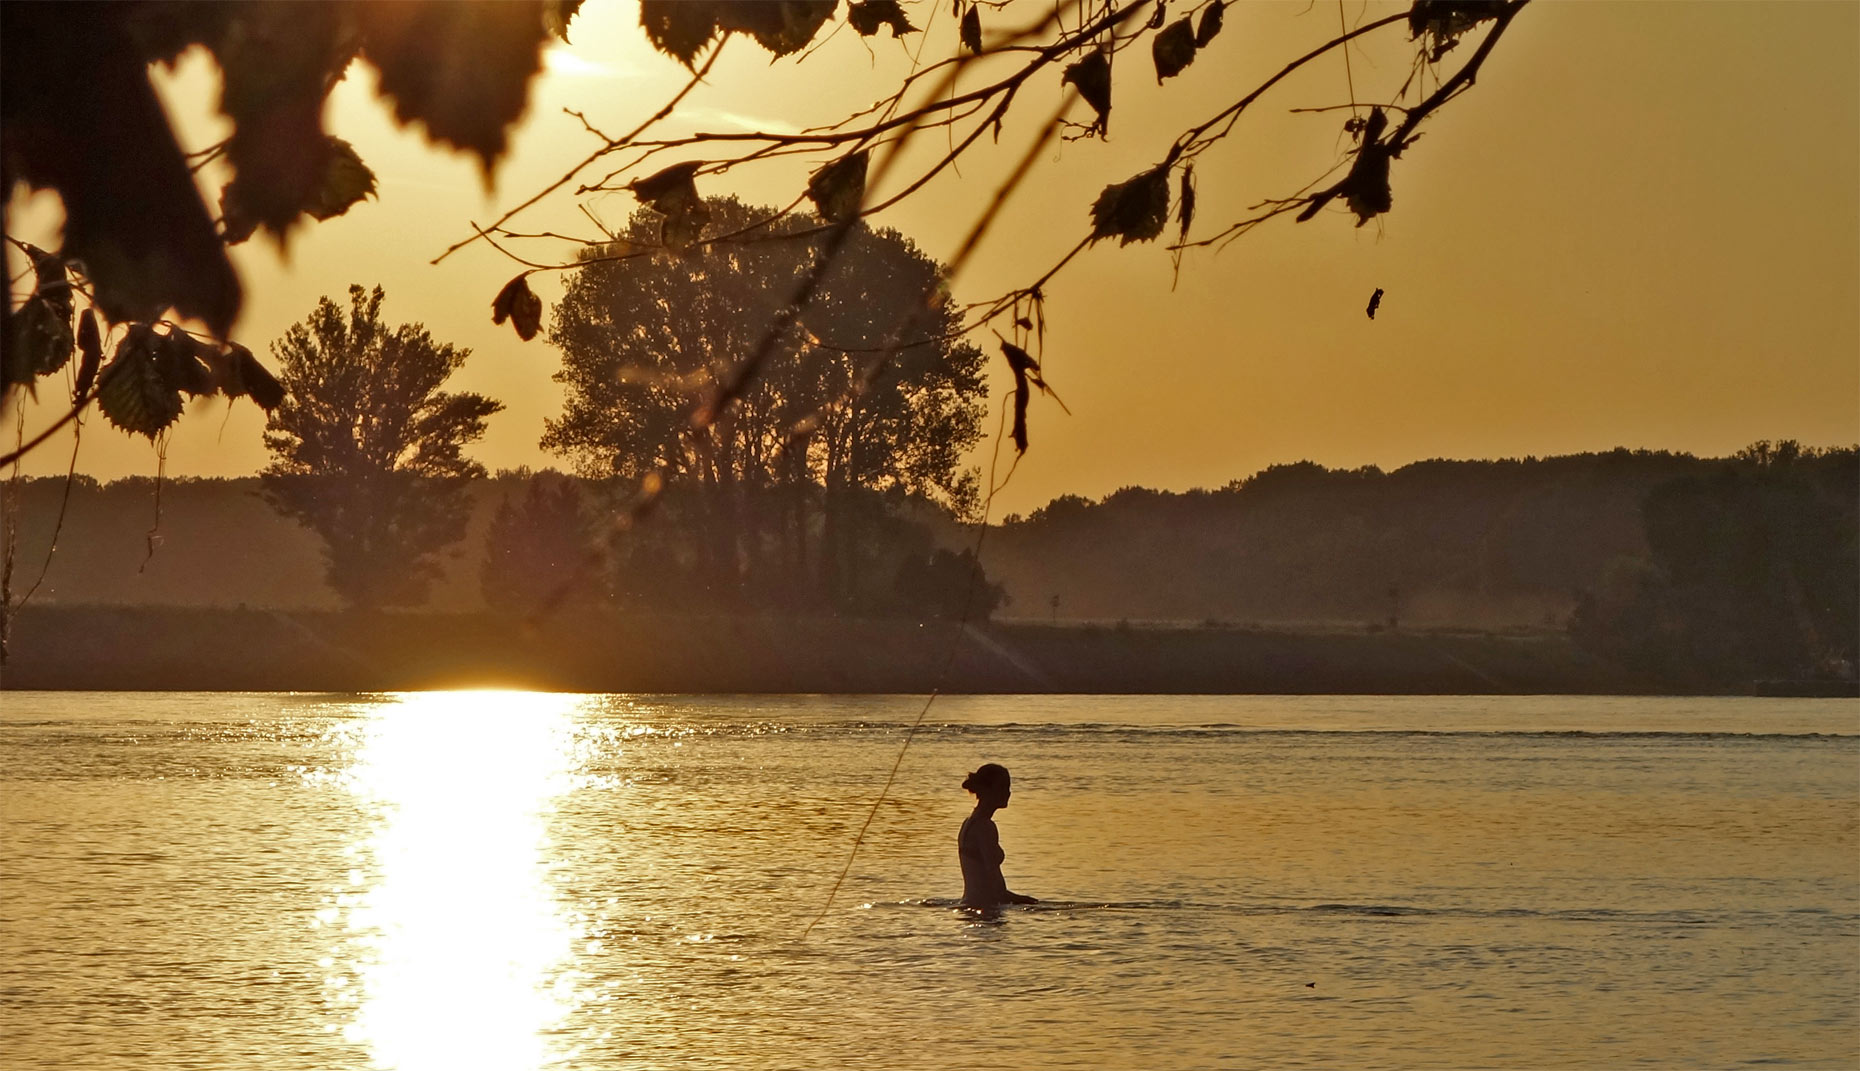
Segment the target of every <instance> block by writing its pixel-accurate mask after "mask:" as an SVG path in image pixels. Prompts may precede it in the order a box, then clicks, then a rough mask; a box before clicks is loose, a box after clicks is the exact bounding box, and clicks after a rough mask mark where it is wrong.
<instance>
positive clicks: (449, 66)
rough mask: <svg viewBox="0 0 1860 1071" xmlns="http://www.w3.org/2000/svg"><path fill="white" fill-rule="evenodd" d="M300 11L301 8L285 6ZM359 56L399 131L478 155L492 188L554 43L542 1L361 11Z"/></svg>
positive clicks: (379, 6) (382, 7)
mask: <svg viewBox="0 0 1860 1071" xmlns="http://www.w3.org/2000/svg"><path fill="white" fill-rule="evenodd" d="M285 6H287V7H290V8H295V7H296V5H285ZM352 10H353V13H354V18H355V20H356V21H357V23H358V25H359V27H360V29H361V33H362V54H363V55H364V56H365V57H367V59H368V61H369V62H370V63H372V64H373V65H374V66H375V68H376V69H377V70H378V71H380V72H381V82H380V93H381V95H382V96H384V97H387V98H388V99H390V100H392V101H393V102H394V116H395V118H396V119H398V120H400V121H401V122H402V123H413V122H419V123H423V124H424V125H425V127H426V136H427V138H428V139H430V140H432V141H436V142H440V143H442V144H446V145H452V146H455V147H457V148H460V149H464V150H467V151H469V152H472V153H475V154H476V155H477V157H478V161H479V164H480V165H481V167H482V168H483V171H484V174H485V176H486V179H487V181H488V179H489V176H490V173H491V165H493V164H494V163H496V162H497V159H498V157H500V156H502V155H503V154H504V149H505V148H506V147H507V145H508V143H509V137H508V131H509V129H510V127H511V126H512V125H513V124H515V123H516V121H517V120H518V119H519V118H521V117H522V115H523V109H524V106H525V105H526V104H527V103H528V100H529V88H530V80H531V79H532V78H534V77H535V76H536V75H537V74H538V73H540V72H541V71H542V62H543V61H542V53H543V48H544V46H545V45H547V44H548V42H549V36H550V32H549V28H548V25H547V14H548V5H547V4H546V3H544V2H543V0H500V2H497V3H434V4H412V3H387V4H357V5H354V7H353V9H352Z"/></svg>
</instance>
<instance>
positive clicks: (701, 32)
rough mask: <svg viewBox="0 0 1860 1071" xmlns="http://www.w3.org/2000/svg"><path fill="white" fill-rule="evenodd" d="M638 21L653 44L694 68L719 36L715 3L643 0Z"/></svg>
mask: <svg viewBox="0 0 1860 1071" xmlns="http://www.w3.org/2000/svg"><path fill="white" fill-rule="evenodd" d="M639 24H640V26H641V27H642V28H643V29H644V30H645V31H646V39H647V40H648V41H651V42H652V47H654V48H656V49H658V50H659V51H660V52H663V53H665V54H666V55H668V56H670V57H672V58H673V59H675V60H677V61H678V62H680V63H682V64H684V65H685V67H686V68H689V69H695V68H696V66H697V57H698V53H700V52H702V51H704V46H706V45H708V44H710V43H711V41H712V40H714V39H715V38H716V36H717V15H716V11H715V10H714V5H711V4H706V3H692V2H691V0H643V2H642V3H641V4H640V5H639Z"/></svg>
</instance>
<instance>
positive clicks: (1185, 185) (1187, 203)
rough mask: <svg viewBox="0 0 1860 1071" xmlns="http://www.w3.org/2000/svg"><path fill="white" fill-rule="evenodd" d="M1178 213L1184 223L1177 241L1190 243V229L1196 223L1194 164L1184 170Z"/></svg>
mask: <svg viewBox="0 0 1860 1071" xmlns="http://www.w3.org/2000/svg"><path fill="white" fill-rule="evenodd" d="M1177 212H1178V218H1179V219H1180V220H1181V221H1182V231H1181V235H1180V236H1179V237H1178V238H1177V239H1176V240H1177V241H1181V242H1186V241H1188V228H1189V226H1190V225H1191V224H1193V223H1194V222H1195V165H1193V164H1190V165H1188V166H1187V167H1185V168H1183V169H1182V195H1181V200H1180V202H1179V207H1178V209H1177Z"/></svg>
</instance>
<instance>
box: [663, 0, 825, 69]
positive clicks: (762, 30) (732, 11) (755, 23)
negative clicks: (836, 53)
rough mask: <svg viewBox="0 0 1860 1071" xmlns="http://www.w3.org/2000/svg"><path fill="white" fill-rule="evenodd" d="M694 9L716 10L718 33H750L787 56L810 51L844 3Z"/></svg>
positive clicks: (732, 2) (724, 2)
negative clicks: (821, 29)
mask: <svg viewBox="0 0 1860 1071" xmlns="http://www.w3.org/2000/svg"><path fill="white" fill-rule="evenodd" d="M675 2H676V0H675ZM692 6H694V7H700V6H708V7H711V8H712V9H713V10H715V11H716V19H717V27H718V29H721V30H723V31H725V32H729V31H733V30H734V31H739V32H742V33H746V34H748V35H749V36H751V37H753V38H755V39H756V43H757V44H759V45H761V46H762V47H763V48H766V49H768V50H769V51H770V52H772V53H774V54H775V55H776V56H786V55H788V54H789V53H791V52H799V51H800V50H802V49H803V48H806V47H807V44H808V42H810V41H812V40H813V39H814V35H815V34H817V33H819V32H820V28H821V27H822V26H824V25H826V22H827V20H828V19H830V18H832V17H833V9H834V8H837V7H839V6H840V0H710V2H709V3H708V4H694V5H692Z"/></svg>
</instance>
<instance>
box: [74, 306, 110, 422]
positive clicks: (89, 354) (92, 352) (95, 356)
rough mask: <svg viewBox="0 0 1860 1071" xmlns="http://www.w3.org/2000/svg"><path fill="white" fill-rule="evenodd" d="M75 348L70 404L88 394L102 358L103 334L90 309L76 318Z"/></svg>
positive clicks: (78, 402) (82, 400)
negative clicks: (75, 366) (73, 379)
mask: <svg viewBox="0 0 1860 1071" xmlns="http://www.w3.org/2000/svg"><path fill="white" fill-rule="evenodd" d="M77 350H78V368H77V382H76V383H74V384H72V386H71V404H72V405H80V404H82V403H83V402H84V399H85V398H86V397H88V396H89V395H90V388H91V385H92V384H94V383H96V382H97V366H98V364H99V363H101V362H102V360H103V336H102V335H101V334H99V333H98V331H97V314H96V312H94V311H92V310H90V309H85V310H84V315H83V316H81V317H79V319H78V333H77Z"/></svg>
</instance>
